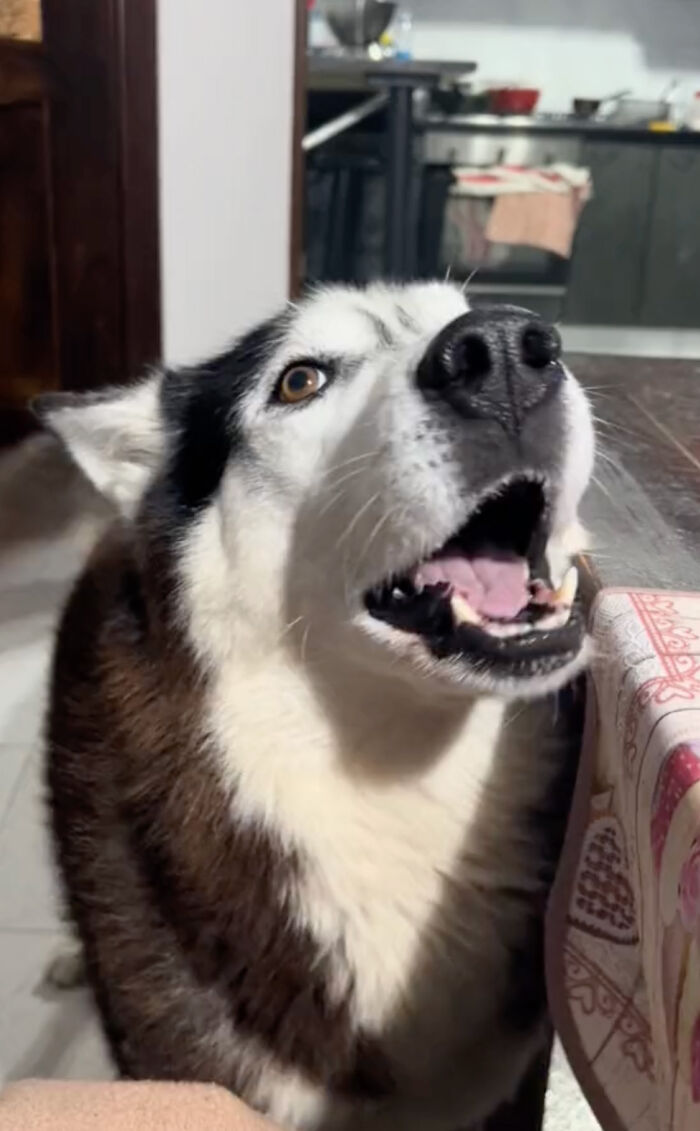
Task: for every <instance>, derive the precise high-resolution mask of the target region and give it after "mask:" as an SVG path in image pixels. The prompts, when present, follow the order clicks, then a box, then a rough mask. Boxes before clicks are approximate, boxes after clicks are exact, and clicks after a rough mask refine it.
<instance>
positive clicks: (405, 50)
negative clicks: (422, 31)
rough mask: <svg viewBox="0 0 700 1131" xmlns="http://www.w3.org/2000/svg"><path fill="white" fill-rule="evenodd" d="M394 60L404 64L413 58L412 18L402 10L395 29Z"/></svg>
mask: <svg viewBox="0 0 700 1131" xmlns="http://www.w3.org/2000/svg"><path fill="white" fill-rule="evenodd" d="M396 58H397V59H403V60H404V61H405V62H407V61H408V60H410V59H412V58H413V16H412V15H411V13H410V12H409V11H408V9H407V8H402V9H401V11H400V12H399V18H398V23H397V28H396Z"/></svg>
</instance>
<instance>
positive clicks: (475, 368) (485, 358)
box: [452, 334, 491, 381]
mask: <svg viewBox="0 0 700 1131" xmlns="http://www.w3.org/2000/svg"><path fill="white" fill-rule="evenodd" d="M452 368H453V369H454V372H455V375H456V376H458V377H460V378H461V379H462V380H464V379H466V380H467V381H471V380H476V379H477V378H479V377H485V376H486V374H487V373H490V372H491V354H490V352H489V347H488V344H487V343H486V342H485V341H484V339H483V338H481V337H479V335H478V334H467V335H466V336H465V337H464V338H462V339H461V341H459V342H457V343H456V344H455V346H454V348H453V354H452Z"/></svg>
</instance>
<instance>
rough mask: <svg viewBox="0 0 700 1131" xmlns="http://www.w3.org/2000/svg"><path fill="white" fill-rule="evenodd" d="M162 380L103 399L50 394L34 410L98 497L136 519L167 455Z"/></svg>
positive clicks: (156, 378) (156, 377)
mask: <svg viewBox="0 0 700 1131" xmlns="http://www.w3.org/2000/svg"><path fill="white" fill-rule="evenodd" d="M159 389H160V376H159V375H153V376H152V377H150V378H148V380H146V381H143V382H141V383H140V384H138V385H133V386H131V387H130V388H123V389H108V390H106V391H104V392H100V393H85V394H80V393H47V394H45V395H44V396H42V397H38V398H37V400H35V401H34V403H33V404H32V409H33V411H34V412H35V414H36V415H37V416H38V417H39V419H40V420H41V422H42V423H43V424H44V425H45V427H47V428H48V429H49V430H50V431H52V432H54V433H55V434H56V435H57V436H58V437H60V439H61V440H62V441H63V443H64V444H65V445H66V447H67V449H68V451H69V452H70V454H71V456H72V457H73V459H74V460H75V462H76V463H77V464H78V466H79V467H80V468H81V469H82V471H83V472H84V473H85V474H86V475H87V477H88V479H90V480H91V481H92V482H93V483H94V485H95V487H97V489H98V491H100V492H101V493H102V494H103V495H105V496H106V497H107V498H108V499H110V500H111V502H113V503H115V504H116V506H117V507H118V508H119V510H120V511H121V512H122V514H125V515H129V516H130V515H132V514H133V513H134V511H135V510H136V507H137V505H138V502H139V500H140V498H141V496H142V495H143V492H144V490H145V488H146V485H147V483H148V481H149V479H150V478H151V477H152V475H153V473H154V472H155V470H156V468H157V467H158V464H159V462H160V459H161V457H162V453H163V445H164V431H163V422H162V416H161V409H160V401H159Z"/></svg>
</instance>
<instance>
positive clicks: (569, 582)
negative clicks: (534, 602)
mask: <svg viewBox="0 0 700 1131" xmlns="http://www.w3.org/2000/svg"><path fill="white" fill-rule="evenodd" d="M577 590H578V570H577V569H576V566H572V567H571V569H570V570H568V571H567V573H566V576H565V577H564V580H563V581H562V583H561V586H560V587H559V589H558V590H557V592H556V593H555V594H554V600H555V601H556V603H557V604H562V605H566V606H567V608H571V606H572V605H573V603H574V599H575V597H576V591H577Z"/></svg>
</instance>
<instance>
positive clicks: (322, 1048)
mask: <svg viewBox="0 0 700 1131" xmlns="http://www.w3.org/2000/svg"><path fill="white" fill-rule="evenodd" d="M149 562H150V565H149V566H148V568H146V567H144V566H142V565H141V564H140V563H139V560H138V557H137V554H136V551H135V548H134V545H133V544H132V542H131V536H130V535H129V534H128V533H126V532H125V531H123V530H118V531H115V532H114V533H113V534H112V535H111V536H110V538H109V539H108V540H107V541H106V542H105V543H104V544H103V546H102V547H100V548H99V549H98V551H97V552H96V554H95V555H94V556H93V560H92V561H91V563H90V565H89V567H88V569H87V571H86V573H85V574H84V576H83V578H82V579H81V580H80V582H79V583H78V585H77V587H76V589H75V591H74V593H73V596H72V598H71V601H70V603H69V606H68V608H67V611H66V614H65V616H64V620H63V624H62V627H61V630H60V634H59V641H58V647H57V654H56V660H55V666H54V677H53V695H52V709H51V714H50V722H49V747H50V758H49V770H48V784H49V792H50V800H51V807H52V816H53V831H54V836H55V843H56V848H57V853H58V859H59V863H60V867H61V871H62V873H63V877H64V881H65V886H66V890H67V893H68V900H69V906H70V911H71V913H72V916H73V918H74V920H75V922H76V925H77V927H78V931H79V934H80V937H81V939H82V942H83V944H84V947H85V953H86V961H87V970H88V975H89V978H90V981H91V983H92V986H93V988H94V990H95V994H96V997H97V1001H98V1004H99V1007H100V1010H101V1013H102V1016H103V1020H104V1024H105V1028H106V1031H107V1033H108V1037H109V1039H110V1042H111V1046H112V1049H113V1053H114V1056H115V1059H116V1061H117V1064H118V1067H119V1069H120V1071H121V1072H122V1074H124V1075H127V1076H132V1077H137V1078H143V1077H153V1078H161V1079H162V1078H174V1079H197V1080H215V1081H217V1082H218V1083H221V1084H224V1085H226V1086H228V1087H230V1088H232V1089H234V1090H236V1091H238V1092H246V1091H248V1089H249V1087H250V1086H251V1085H254V1083H255V1077H256V1075H257V1071H256V1069H255V1068H254V1067H252V1062H253V1061H252V1057H247V1056H244V1057H241V1051H240V1050H241V1041H242V1040H243V1041H247V1042H248V1048H249V1049H250V1050H251V1051H252V1052H253V1053H255V1051H256V1050H257V1063H258V1064H259V1065H260V1066H261V1067H262V1064H263V1062H264V1058H265V1055H266V1054H270V1053H271V1054H272V1055H273V1056H274V1058H275V1061H276V1062H277V1063H278V1064H279V1065H280V1066H281V1067H294V1068H296V1069H297V1070H299V1071H300V1072H301V1073H302V1074H303V1075H304V1076H305V1077H306V1078H308V1079H310V1080H312V1081H315V1082H318V1083H320V1084H323V1085H324V1086H326V1087H327V1088H329V1089H331V1090H333V1091H335V1092H336V1093H340V1094H352V1095H355V1096H359V1097H377V1096H380V1095H383V1094H386V1093H387V1092H388V1091H390V1090H391V1078H390V1074H389V1070H388V1067H387V1063H386V1059H385V1057H384V1056H383V1055H382V1053H381V1050H380V1049H378V1048H377V1047H376V1046H375V1045H374V1043H373V1042H372V1041H371V1040H370V1039H369V1038H368V1037H366V1036H365V1035H363V1034H362V1033H357V1032H356V1031H354V1029H353V1026H352V1024H351V1019H350V1016H349V996H350V993H351V987H347V988H346V990H345V992H344V993H342V994H339V993H338V994H336V995H334V994H333V993H332V992H331V989H330V987H329V981H328V971H329V956H327V955H324V954H323V953H320V952H319V947H318V944H317V943H315V942H314V940H313V939H312V938H311V937H310V935H309V934H308V933H307V932H306V931H305V930H304V929H303V928H301V927H299V926H297V925H295V924H294V923H293V922H292V920H291V917H290V915H289V914H288V911H287V907H286V893H287V892H289V890H290V888H292V886H293V884H294V882H295V875H296V870H297V861H296V860H295V859H294V857H293V856H292V855H290V854H289V853H288V852H286V851H285V850H283V848H282V846H281V845H280V844H279V843H277V842H276V841H275V840H274V839H273V837H272V836H270V835H269V834H268V833H266V832H265V831H263V830H262V829H261V828H254V827H251V826H246V827H243V826H242V825H240V824H236V823H235V822H234V820H233V819H232V808H231V798H230V797H229V796H227V793H226V792H225V789H224V787H223V786H222V784H221V783H220V782H219V781H218V779H217V775H216V770H215V766H214V762H213V760H212V758H211V757H210V754H209V752H208V749H207V738H206V735H205V734H203V733H202V732H201V722H200V720H201V718H202V717H203V714H202V711H201V705H202V695H203V692H204V688H205V682H204V677H203V675H202V673H201V672H199V671H198V670H197V668H196V666H195V663H194V660H193V658H192V656H191V654H190V653H189V651H188V649H187V647H186V646H185V644H184V643H183V641H182V639H181V638H180V636H179V635H178V633H177V632H175V631H174V629H173V625H172V624H171V623H166V621H167V618H168V616H169V610H168V604H167V600H166V594H167V593H168V591H169V590H170V585H169V568H168V567H169V561H168V554H167V551H166V550H165V549H164V547H163V545H162V544H159V543H158V542H157V540H156V542H152V543H151V545H150V547H149Z"/></svg>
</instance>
